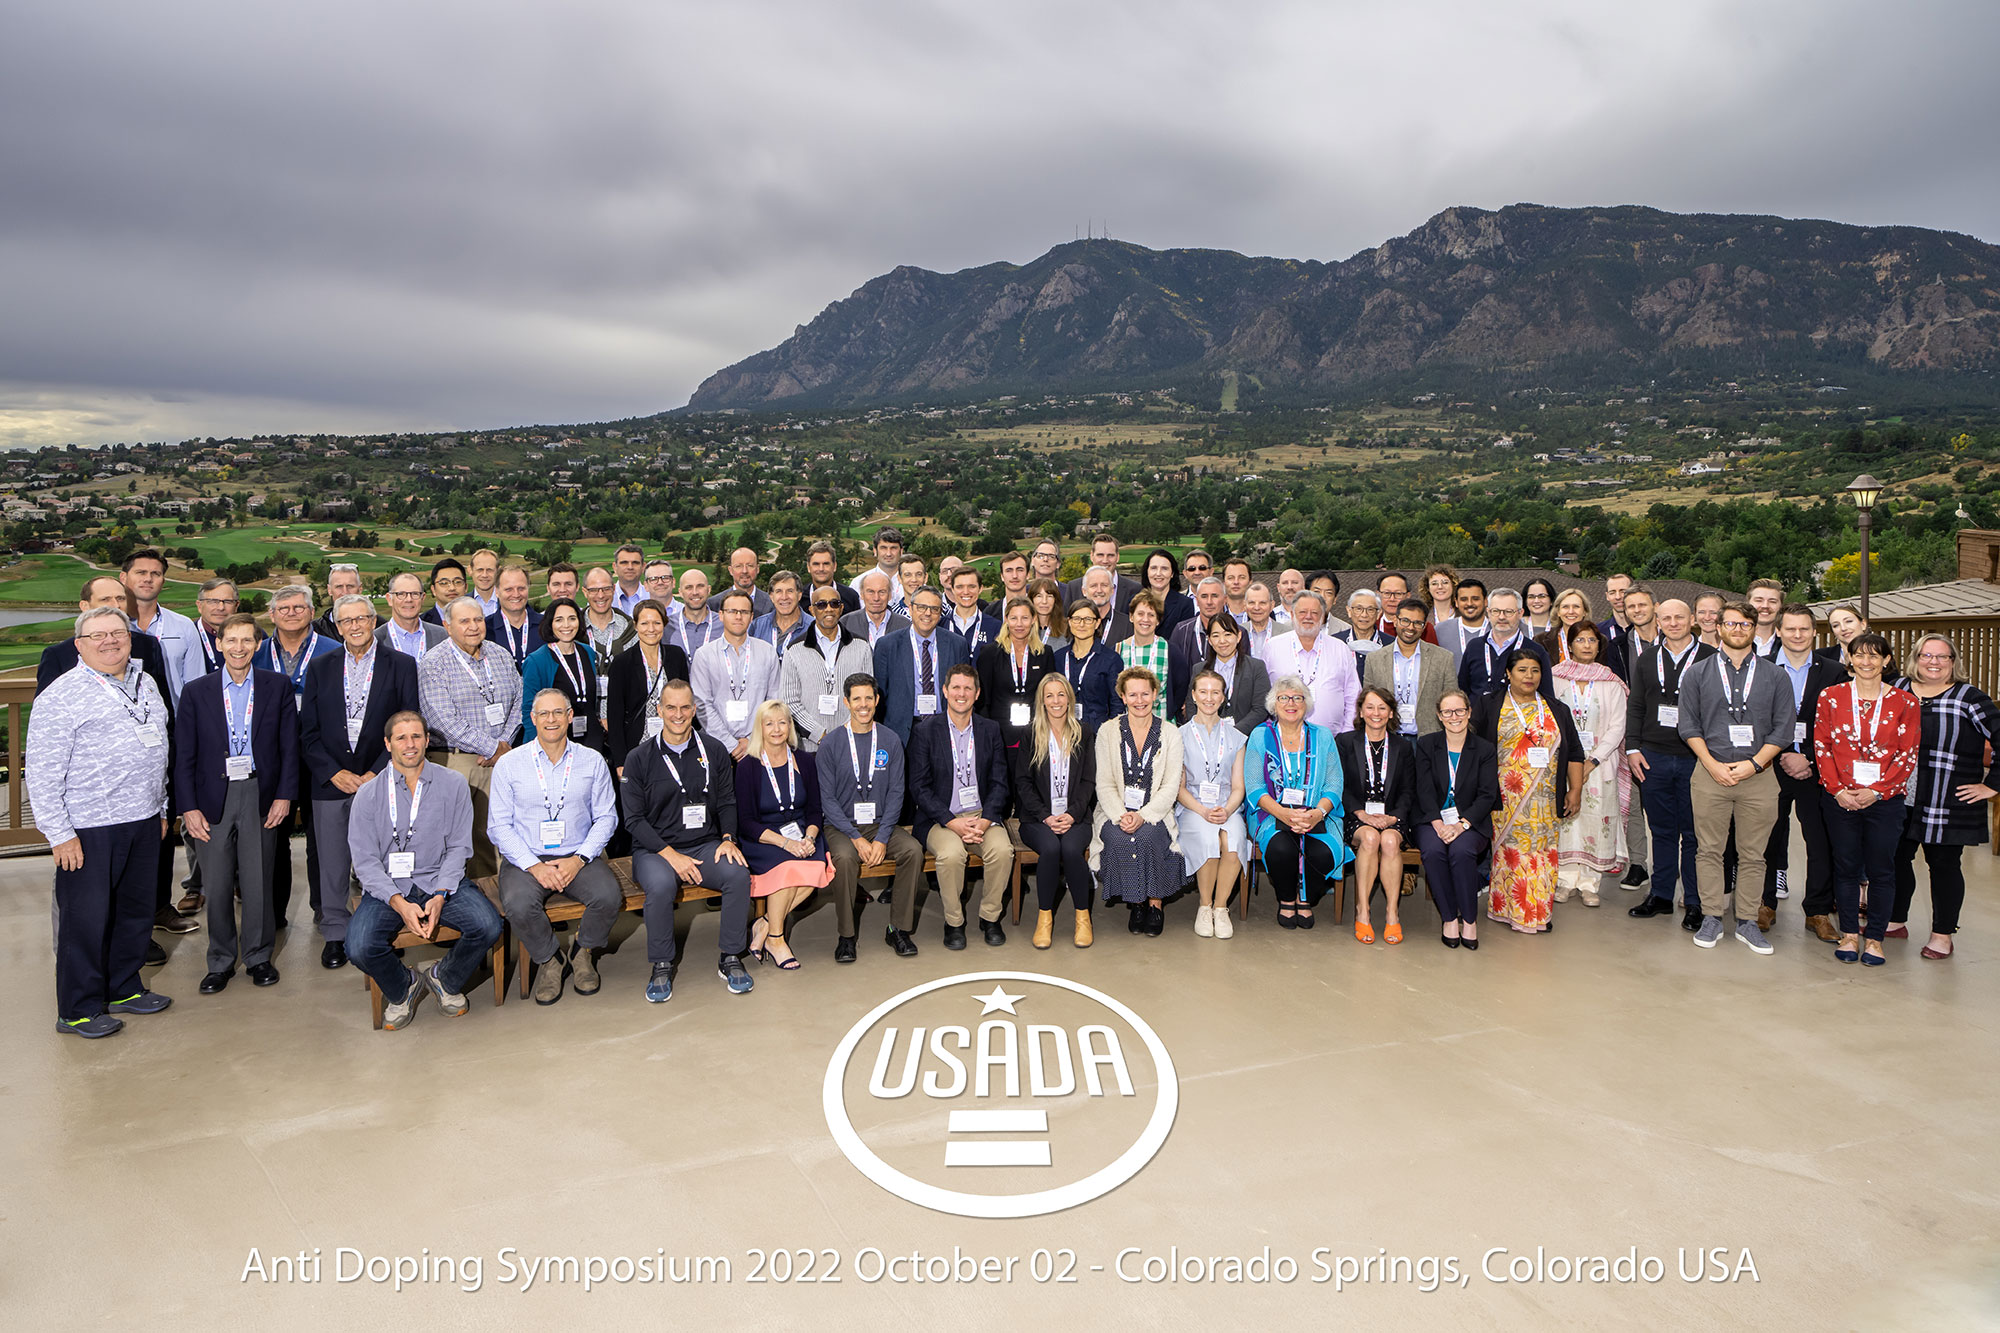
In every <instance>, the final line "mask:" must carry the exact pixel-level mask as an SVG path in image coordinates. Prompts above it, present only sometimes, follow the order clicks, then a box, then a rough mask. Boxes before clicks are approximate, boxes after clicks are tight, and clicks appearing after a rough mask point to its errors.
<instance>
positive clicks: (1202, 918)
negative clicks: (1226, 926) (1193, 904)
mask: <svg viewBox="0 0 2000 1333" xmlns="http://www.w3.org/2000/svg"><path fill="white" fill-rule="evenodd" d="M1214 915H1215V909H1214V908H1213V907H1197V908H1195V909H1194V933H1195V934H1197V935H1199V936H1201V937H1202V938H1203V939H1208V938H1209V937H1210V936H1212V935H1214V934H1215V927H1214V926H1213V925H1211V924H1210V922H1209V918H1210V917H1212V916H1214Z"/></svg>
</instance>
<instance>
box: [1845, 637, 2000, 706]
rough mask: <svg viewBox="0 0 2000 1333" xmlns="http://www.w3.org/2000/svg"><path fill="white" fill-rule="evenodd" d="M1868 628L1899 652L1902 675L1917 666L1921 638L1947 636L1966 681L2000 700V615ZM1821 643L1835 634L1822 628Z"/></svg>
mask: <svg viewBox="0 0 2000 1333" xmlns="http://www.w3.org/2000/svg"><path fill="white" fill-rule="evenodd" d="M1868 628H1869V629H1871V630H1873V631H1874V632H1875V633H1877V634H1880V635H1881V636H1882V637H1883V638H1885V639H1887V640H1888V641H1889V646H1890V647H1891V648H1892V649H1894V650H1895V653H1896V667H1897V669H1898V671H1900V672H1902V673H1903V674H1908V673H1909V672H1910V671H1911V670H1912V669H1913V668H1914V667H1915V665H1916V663H1915V662H1914V661H1913V660H1912V657H1911V651H1912V649H1914V648H1915V646H1916V642H1917V640H1918V639H1921V638H1922V637H1923V636H1924V635H1926V634H1943V635H1945V636H1946V637H1948V638H1949V639H1950V640H1951V641H1952V644H1953V646H1954V647H1956V648H1957V649H1958V664H1959V666H1960V667H1961V668H1962V669H1963V670H1964V672H1965V675H1966V678H1967V679H1969V680H1970V681H1971V682H1972V683H1973V684H1974V685H1977V686H1978V687H1979V688H1980V689H1982V690H1984V691H1986V692H1987V693H1988V694H1990V695H1992V696H1993V697H1994V698H1996V699H2000V616H1963V617H1956V618H1953V619H1950V620H1941V619H1939V618H1938V617H1936V616H1911V617H1907V618H1899V619H1891V618H1890V617H1887V616H1878V617H1876V618H1875V619H1873V620H1870V621H1869V622H1868ZM1819 642H1820V643H1821V645H1822V646H1824V645H1826V644H1830V643H1832V642H1833V635H1832V634H1831V633H1830V632H1829V631H1827V630H1826V629H1825V628H1824V627H1822V628H1821V629H1820V634H1819Z"/></svg>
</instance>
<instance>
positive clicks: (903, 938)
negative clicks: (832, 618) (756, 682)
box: [818, 672, 924, 963]
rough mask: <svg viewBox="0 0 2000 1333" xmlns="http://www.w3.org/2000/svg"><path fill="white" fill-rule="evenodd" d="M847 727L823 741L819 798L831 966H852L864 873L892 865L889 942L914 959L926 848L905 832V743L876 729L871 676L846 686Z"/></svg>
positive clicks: (851, 680)
mask: <svg viewBox="0 0 2000 1333" xmlns="http://www.w3.org/2000/svg"><path fill="white" fill-rule="evenodd" d="M844 686H845V693H844V698H845V700H846V712H847V714H848V721H847V725H846V726H844V727H842V728H840V730H839V731H837V732H829V733H828V734H827V735H826V736H825V737H824V738H823V739H822V740H821V742H820V750H819V770H818V771H819V799H820V808H821V812H822V815H823V817H824V819H825V820H826V824H825V828H826V850H827V852H828V854H829V855H831V856H832V857H833V907H834V913H835V920H836V921H837V922H838V923H839V931H840V935H839V939H838V940H837V941H836V942H835V944H834V946H833V961H834V962H836V963H851V962H853V961H854V938H855V935H856V933H857V931H858V930H859V926H858V925H857V922H856V918H857V916H858V915H859V907H858V905H857V903H856V901H855V899H856V897H857V894H856V892H855V890H856V889H857V888H858V887H859V886H860V882H861V870H862V867H864V866H866V867H868V868H869V869H873V868H874V867H876V866H879V865H881V864H882V862H883V861H885V860H886V861H889V862H891V863H893V864H894V865H895V867H896V879H895V888H894V903H895V911H896V918H897V920H898V921H900V922H901V928H900V929H898V928H897V926H896V925H894V924H891V925H890V926H889V927H888V931H887V936H886V940H887V943H888V945H889V947H890V948H892V949H894V950H895V951H896V955H897V957H899V958H913V957H915V956H916V952H917V946H916V942H915V941H914V940H912V939H911V938H910V929H911V927H913V926H914V925H915V924H916V912H917V894H918V893H919V892H920V891H921V888H922V885H923V876H924V848H923V844H922V843H920V842H918V841H917V840H916V839H915V838H913V837H911V836H910V833H909V831H908V830H907V829H904V828H901V827H899V823H900V821H901V820H902V818H903V779H904V772H903V743H902V742H901V741H899V740H897V739H896V733H895V732H893V731H891V730H889V728H887V727H881V726H877V725H875V706H876V704H877V703H878V702H879V701H880V699H879V696H878V695H877V693H876V689H875V677H873V676H871V675H868V674H867V673H866V672H859V673H856V674H854V675H851V676H848V677H847V678H846V680H845V682H844Z"/></svg>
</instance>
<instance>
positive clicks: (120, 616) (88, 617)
mask: <svg viewBox="0 0 2000 1333" xmlns="http://www.w3.org/2000/svg"><path fill="white" fill-rule="evenodd" d="M101 616H110V617H111V618H112V619H113V620H115V621H117V622H118V627H119V628H120V629H130V628H131V626H132V622H131V621H130V620H127V619H126V618H125V613H124V612H123V611H121V610H119V609H118V608H117V607H115V606H93V607H91V608H90V609H89V610H88V611H81V612H78V613H77V617H76V631H75V633H74V634H73V635H71V637H72V638H77V639H80V638H82V637H83V627H84V626H85V625H88V624H89V623H90V622H91V621H93V620H96V619H98V618H99V617H101Z"/></svg>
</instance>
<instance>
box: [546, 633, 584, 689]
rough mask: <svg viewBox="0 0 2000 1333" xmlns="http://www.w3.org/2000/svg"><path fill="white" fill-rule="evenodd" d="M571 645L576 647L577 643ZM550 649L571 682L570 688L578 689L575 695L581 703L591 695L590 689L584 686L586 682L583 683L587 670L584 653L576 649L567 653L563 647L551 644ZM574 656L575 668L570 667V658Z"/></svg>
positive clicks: (565, 677) (564, 674)
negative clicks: (585, 670) (585, 668)
mask: <svg viewBox="0 0 2000 1333" xmlns="http://www.w3.org/2000/svg"><path fill="white" fill-rule="evenodd" d="M571 647H572V649H574V647H575V645H574V644H572V645H571ZM549 651H550V652H552V653H554V654H555V655H556V665H557V666H559V667H561V668H562V673H563V677H564V679H566V680H568V681H569V683H570V688H571V689H573V690H575V691H576V695H575V697H576V699H577V701H578V702H579V703H580V702H582V701H583V700H585V699H588V698H589V697H590V691H589V690H588V689H586V688H584V683H583V681H584V676H585V672H584V669H583V654H582V653H581V652H575V651H572V652H567V653H566V652H564V651H563V650H562V649H560V648H557V647H555V646H554V645H550V647H549ZM572 657H574V658H576V668H575V670H571V669H570V664H569V659H570V658H572Z"/></svg>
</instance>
